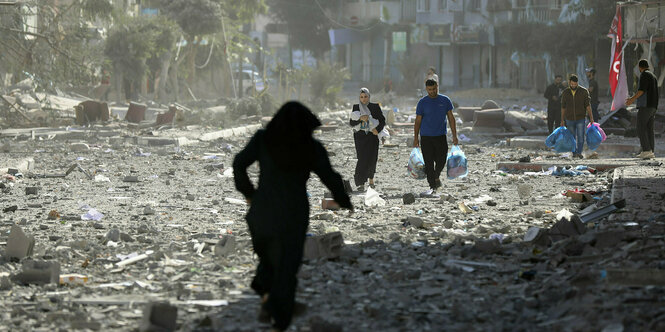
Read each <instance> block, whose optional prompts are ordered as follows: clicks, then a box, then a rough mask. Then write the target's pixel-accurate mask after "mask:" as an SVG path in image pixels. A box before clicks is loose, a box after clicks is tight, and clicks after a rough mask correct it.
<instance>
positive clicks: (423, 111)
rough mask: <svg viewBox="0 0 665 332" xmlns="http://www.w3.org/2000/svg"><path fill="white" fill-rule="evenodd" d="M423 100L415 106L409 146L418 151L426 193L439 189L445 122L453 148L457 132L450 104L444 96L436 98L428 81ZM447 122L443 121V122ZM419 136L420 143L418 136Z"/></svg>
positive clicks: (434, 85) (435, 89)
mask: <svg viewBox="0 0 665 332" xmlns="http://www.w3.org/2000/svg"><path fill="white" fill-rule="evenodd" d="M425 86H426V87H427V96H425V97H422V98H421V99H420V101H418V105H417V106H416V123H415V124H414V125H413V146H414V147H421V150H422V153H423V161H424V162H425V174H426V175H427V183H428V184H429V187H430V193H429V194H434V193H435V191H436V190H437V189H438V188H439V187H441V179H439V177H440V176H441V171H443V167H444V166H445V164H446V157H447V154H448V140H447V138H446V122H448V124H449V126H450V131H451V132H452V135H453V144H454V145H457V144H458V141H457V128H456V124H455V116H454V115H453V103H452V102H451V101H450V98H448V96H444V95H442V94H439V86H438V82H437V81H435V80H434V79H429V80H427V81H426V82H425ZM446 120H447V121H446ZM419 135H420V139H419V138H418V136H419Z"/></svg>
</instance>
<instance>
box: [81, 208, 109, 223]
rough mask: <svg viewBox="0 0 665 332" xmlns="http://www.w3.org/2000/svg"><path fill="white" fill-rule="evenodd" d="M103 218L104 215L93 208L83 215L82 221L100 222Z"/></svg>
mask: <svg viewBox="0 0 665 332" xmlns="http://www.w3.org/2000/svg"><path fill="white" fill-rule="evenodd" d="M102 218H104V214H102V213H101V212H99V211H97V210H95V209H93V208H90V209H89V210H88V211H87V212H86V213H84V214H82V215H81V220H94V221H100V220H102Z"/></svg>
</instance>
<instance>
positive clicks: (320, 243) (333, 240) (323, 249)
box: [303, 232, 344, 260]
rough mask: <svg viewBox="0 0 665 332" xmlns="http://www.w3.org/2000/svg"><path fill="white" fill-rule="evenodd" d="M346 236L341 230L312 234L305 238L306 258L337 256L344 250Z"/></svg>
mask: <svg viewBox="0 0 665 332" xmlns="http://www.w3.org/2000/svg"><path fill="white" fill-rule="evenodd" d="M343 244H344V238H343V237H342V233H341V232H332V233H328V234H324V235H318V236H310V237H308V238H307V239H305V248H304V255H303V257H304V258H305V259H308V260H309V259H319V258H328V259H330V258H336V257H339V255H340V254H341V252H342V245H343Z"/></svg>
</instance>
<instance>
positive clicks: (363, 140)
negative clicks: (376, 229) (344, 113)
mask: <svg viewBox="0 0 665 332" xmlns="http://www.w3.org/2000/svg"><path fill="white" fill-rule="evenodd" d="M369 97H370V93H369V89H367V88H361V89H360V102H359V103H358V104H355V105H353V110H352V111H351V119H350V120H349V124H350V125H351V127H353V141H354V142H355V145H356V156H357V158H358V162H357V163H356V170H355V173H354V175H353V180H354V182H355V184H356V187H357V188H358V189H357V190H358V191H364V190H365V182H367V180H369V186H370V187H372V188H374V173H376V162H377V160H378V159H379V137H378V135H379V133H380V132H381V131H382V130H383V127H384V126H385V125H386V119H385V118H384V117H383V113H382V112H381V107H379V104H375V103H370V102H369Z"/></svg>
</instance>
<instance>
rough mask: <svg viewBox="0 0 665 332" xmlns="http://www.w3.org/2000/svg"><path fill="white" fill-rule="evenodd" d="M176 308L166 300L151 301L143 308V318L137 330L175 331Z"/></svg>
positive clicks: (146, 331) (145, 331) (147, 331)
mask: <svg viewBox="0 0 665 332" xmlns="http://www.w3.org/2000/svg"><path fill="white" fill-rule="evenodd" d="M177 318H178V308H177V307H175V306H172V305H171V304H169V303H168V302H152V303H148V304H146V306H145V307H144V308H143V319H142V320H141V325H140V327H139V331H141V332H149V331H150V332H152V331H175V330H176V328H177V324H176V322H177Z"/></svg>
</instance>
